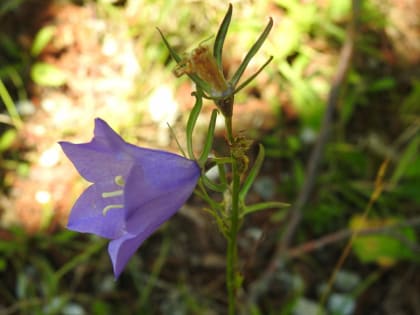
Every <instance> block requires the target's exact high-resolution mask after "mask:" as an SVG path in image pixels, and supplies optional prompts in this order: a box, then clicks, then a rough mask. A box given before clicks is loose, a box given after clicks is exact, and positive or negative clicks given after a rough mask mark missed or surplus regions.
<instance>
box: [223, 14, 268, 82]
mask: <svg viewBox="0 0 420 315" xmlns="http://www.w3.org/2000/svg"><path fill="white" fill-rule="evenodd" d="M272 27H273V19H272V18H271V17H270V21H269V22H268V24H267V26H266V27H265V29H264V31H263V32H262V34H261V35H260V37H259V38H258V39H257V41H256V42H255V44H254V45H253V46H252V47H251V49H250V50H249V52H248V53H247V54H246V56H245V58H244V60H243V61H242V63H241V65H240V66H239V68H238V70H236V72H235V74H234V75H233V77H232V79H231V80H230V83H231V84H232V86H236V84H238V82H239V80H240V79H241V76H242V74H243V73H244V71H245V69H246V67H247V66H248V64H249V62H250V61H251V59H252V57H254V56H255V54H256V53H257V51H258V50H259V49H260V47H261V46H262V44H263V43H264V41H265V39H266V38H267V36H268V34H269V33H270V31H271V28H272Z"/></svg>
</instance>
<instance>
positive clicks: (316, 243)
mask: <svg viewBox="0 0 420 315" xmlns="http://www.w3.org/2000/svg"><path fill="white" fill-rule="evenodd" d="M419 225H420V217H415V218H412V219H408V220H405V221H402V222H399V223H396V224H392V225H386V226H380V227H373V228H365V229H361V230H358V231H357V236H366V235H376V234H385V235H389V236H391V237H394V238H396V239H398V240H399V241H400V242H401V243H403V244H404V245H405V246H407V247H408V248H410V249H411V250H413V251H416V252H418V251H419V248H418V246H416V245H415V244H413V242H411V241H410V240H408V239H407V238H406V237H404V236H403V235H401V233H396V232H395V231H396V230H398V229H402V228H406V227H414V226H419ZM353 233H354V230H351V229H342V230H339V231H336V232H334V233H331V234H327V235H324V236H322V237H320V238H318V239H315V240H311V241H309V242H306V243H304V244H302V245H299V246H296V247H294V248H291V249H289V250H288V251H287V253H286V255H287V257H289V258H294V257H298V256H301V255H304V254H308V253H310V252H313V251H316V250H319V249H322V248H324V247H325V246H327V245H330V244H334V243H337V242H340V241H343V240H345V239H348V238H350V237H351V236H352V234H353Z"/></svg>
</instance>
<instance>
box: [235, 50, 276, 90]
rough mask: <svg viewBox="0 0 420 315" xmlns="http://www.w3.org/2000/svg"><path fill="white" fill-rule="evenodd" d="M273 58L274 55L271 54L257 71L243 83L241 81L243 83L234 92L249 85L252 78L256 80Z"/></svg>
mask: <svg viewBox="0 0 420 315" xmlns="http://www.w3.org/2000/svg"><path fill="white" fill-rule="evenodd" d="M271 60H273V56H270V58H268V60H267V61H266V62H265V63H264V64H263V65H262V66H261V67H260V68H259V69H258V71H257V72H255V73H254V74H253V75H251V76H250V77H249V78H248V79H246V80H245V81H244V82H243V83H241V85H239V86H238V87H237V88H236V89H235V92H233V94H236V93H238V92H239V91H240V90H242V89H243V88H244V87H245V86H247V85H248V83H249V82H251V81H252V80H254V78H255V77H256V76H257V75H259V74H260V73H261V71H263V70H264V68H265V67H266V66H267V65H268V64H269V63H270V62H271Z"/></svg>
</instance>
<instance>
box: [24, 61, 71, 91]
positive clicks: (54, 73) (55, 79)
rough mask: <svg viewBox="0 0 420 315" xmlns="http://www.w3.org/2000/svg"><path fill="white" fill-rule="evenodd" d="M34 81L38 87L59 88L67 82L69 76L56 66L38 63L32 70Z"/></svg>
mask: <svg viewBox="0 0 420 315" xmlns="http://www.w3.org/2000/svg"><path fill="white" fill-rule="evenodd" d="M31 77H32V80H34V82H35V83H36V84H38V85H42V86H53V87H58V86H61V85H63V84H65V83H66V82H67V75H66V74H65V73H64V72H63V71H61V70H60V69H59V68H57V67H56V66H54V65H51V64H48V63H44V62H37V63H35V64H34V65H33V66H32V69H31Z"/></svg>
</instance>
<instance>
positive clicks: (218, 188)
mask: <svg viewBox="0 0 420 315" xmlns="http://www.w3.org/2000/svg"><path fill="white" fill-rule="evenodd" d="M201 178H202V179H203V184H204V186H206V187H207V188H209V189H211V190H213V191H216V192H220V193H223V192H224V191H225V190H226V186H225V185H223V184H218V183H215V182H213V181H212V180H211V179H210V178H208V177H207V176H206V175H202V176H201Z"/></svg>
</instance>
